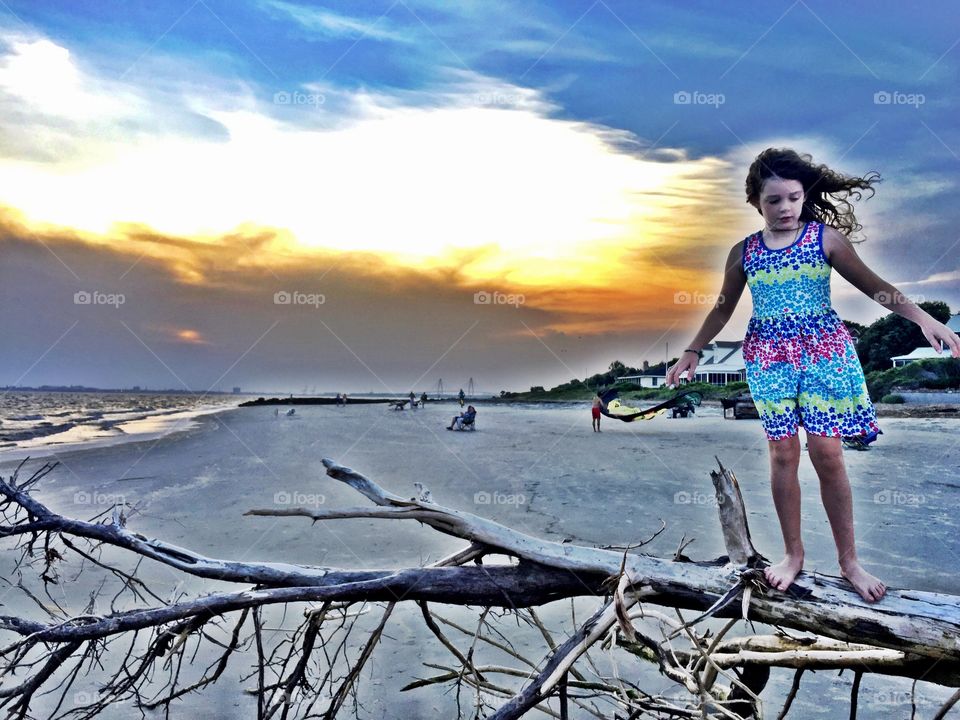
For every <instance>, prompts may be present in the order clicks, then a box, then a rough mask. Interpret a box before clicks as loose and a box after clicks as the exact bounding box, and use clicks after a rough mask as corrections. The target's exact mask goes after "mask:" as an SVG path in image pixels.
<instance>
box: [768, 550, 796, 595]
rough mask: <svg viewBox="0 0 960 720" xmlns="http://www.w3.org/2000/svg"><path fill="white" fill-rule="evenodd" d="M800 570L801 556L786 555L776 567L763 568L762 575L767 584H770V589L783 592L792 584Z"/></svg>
mask: <svg viewBox="0 0 960 720" xmlns="http://www.w3.org/2000/svg"><path fill="white" fill-rule="evenodd" d="M802 569H803V555H790V554H789V553H788V554H787V555H786V556H784V558H783V560H781V561H780V562H778V563H777V564H776V565H770V566H768V567H766V568H764V570H763V574H764V576H765V577H766V578H767V582H768V583H770V587H774V588H776V589H777V590H781V591H785V590H786V589H787V588H788V587H790V585H792V584H793V580H794V578H796V577H797V575H798V574H799V573H800V571H801V570H802Z"/></svg>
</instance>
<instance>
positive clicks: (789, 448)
mask: <svg viewBox="0 0 960 720" xmlns="http://www.w3.org/2000/svg"><path fill="white" fill-rule="evenodd" d="M879 180H880V177H879V175H878V174H877V173H870V174H868V175H866V176H864V177H847V176H844V175H841V174H840V173H837V172H835V171H833V170H831V169H830V168H828V167H827V166H826V165H815V164H813V162H812V161H811V157H810V156H809V155H800V154H798V153H796V152H795V151H793V150H787V149H775V148H769V149H767V150H764V151H763V152H762V153H760V155H758V156H757V158H756V159H755V160H754V161H753V164H751V165H750V170H749V171H748V173H747V181H746V192H747V202H748V203H750V204H751V205H753V206H754V207H755V208H756V209H757V211H758V212H759V213H760V214H761V215H762V216H763V220H764V229H763V230H762V231H760V232H757V233H754V234H753V235H750V236H749V237H747V238H745V239H744V240H742V241H740V242H738V243H737V244H736V245H734V246H733V248H732V249H731V250H730V254H729V255H728V257H727V261H726V269H725V273H724V279H723V287H722V289H721V291H720V296H719V299H718V300H717V304H716V305H715V306H714V308H713V309H712V310H711V311H710V312H709V313H708V314H707V317H706V319H705V320H704V321H703V325H702V326H701V327H700V330H699V332H698V333H697V334H696V336H695V337H694V338H693V340H692V341H691V343H690V345H689V346H688V349H686V350H684V351H683V354H682V355H681V356H680V359H679V360H678V361H677V363H676V364H675V365H673V366H672V367H671V368H670V370H669V371H668V372H667V378H666V382H667V384H668V385H670V386H671V387H673V386H675V385H676V384H677V383H678V382H679V379H680V376H681V374H683V373H684V372H686V374H687V377H693V374H694V371H695V370H696V368H697V363H698V359H699V356H700V348H702V347H703V346H704V345H706V344H707V343H708V342H710V341H711V340H712V339H713V338H714V337H715V336H716V334H717V333H718V332H720V330H721V329H722V328H723V327H724V326H725V325H726V324H727V322H728V321H729V319H730V316H731V315H732V314H733V311H734V309H735V308H736V306H737V302H738V301H739V299H740V295H741V294H742V292H743V288H744V285H749V287H750V294H751V295H752V297H753V316H752V317H751V318H750V322H749V324H748V326H747V332H746V337H745V338H744V342H743V358H744V361H745V363H746V369H747V383H748V384H749V386H750V391H751V393H752V395H753V400H754V402H755V403H756V405H757V408H758V410H759V411H760V419H761V421H762V423H763V429H764V432H765V433H766V436H767V440H768V445H769V449H770V483H771V488H772V491H773V502H774V506H775V507H776V509H777V516H778V517H779V519H780V528H781V530H782V532H783V542H784V547H785V551H786V554H785V557H784V558H783V560H781V561H780V562H779V563H777V564H776V565H771V566H769V567H767V568H766V569H765V571H764V573H765V575H766V578H767V581H768V582H769V583H770V585H771V586H773V587H775V588H777V589H778V590H781V591H783V590H786V589H787V588H788V587H790V585H791V583H792V582H793V580H794V578H796V576H797V574H798V573H799V572H800V570H801V569H802V568H803V553H804V551H803V542H802V540H801V537H800V483H799V480H798V476H797V470H798V467H799V464H800V439H799V436H798V428H799V427H800V426H801V425H802V426H803V428H804V431H805V432H806V436H807V441H808V443H807V446H808V449H809V452H810V460H811V461H812V462H813V466H814V469H815V470H816V472H817V476H818V477H819V479H820V495H821V499H822V500H823V505H824V508H825V509H826V512H827V517H828V518H829V520H830V527H831V529H832V531H833V538H834V541H835V542H836V545H837V554H838V558H839V562H840V572H841V574H842V575H843V577H845V578H846V579H847V580H848V581H849V582H850V583H851V584H852V585H853V587H854V588H855V589H856V591H857V592H858V593H860V595H861V596H862V597H863V598H864V600H867V601H868V602H876V601H877V600H879V599H880V598H881V597H883V595H884V593H885V592H886V586H885V585H884V584H883V582H881V581H880V580H878V579H877V578H875V577H874V576H873V575H871V574H870V573H868V572H867V571H866V570H864V568H863V566H862V565H861V564H860V561H859V560H858V559H857V550H856V544H855V542H854V530H853V502H852V497H851V492H850V482H849V480H848V478H847V471H846V468H845V466H844V461H843V450H842V446H841V437H850V436H862V435H867V434H869V433H870V432H878V431H879V427H878V425H877V418H876V412H875V410H874V407H873V405H872V403H871V402H870V397H869V395H868V394H867V387H866V381H865V379H864V375H863V368H862V367H861V366H860V361H859V359H858V357H857V353H856V349H855V347H854V343H853V340H852V338H851V337H850V333H849V332H848V331H847V328H846V326H845V325H844V324H843V322H842V321H841V320H840V317H839V316H838V315H837V313H836V312H835V311H834V310H833V307H832V306H831V303H830V271H831V269H833V268H836V270H837V272H839V273H840V275H842V276H843V277H844V278H846V279H847V280H849V281H850V283H851V284H852V285H853V286H854V287H856V288H857V289H858V290H860V291H861V292H862V293H864V294H865V295H867V296H868V297H871V298H873V299H874V300H875V301H876V302H878V303H879V304H880V305H882V306H883V307H885V308H887V309H888V310H890V311H891V312H894V313H897V314H898V315H901V316H903V317H905V318H907V319H908V320H911V321H913V322H915V323H916V324H917V325H919V326H920V329H921V330H922V331H923V335H924V337H925V338H926V339H927V340H928V341H929V342H930V344H931V345H932V346H933V348H934V349H935V350H936V351H937V352H938V353H939V352H942V351H943V349H944V348H947V349H949V350H950V353H951V355H952V356H953V357H955V358H956V357H960V338H958V337H957V335H956V333H954V332H952V331H951V330H950V329H949V328H947V327H946V326H945V325H944V324H943V323H941V322H938V321H937V320H936V319H935V318H933V317H931V316H930V315H929V314H928V313H926V312H925V311H924V310H922V309H921V308H919V307H917V306H916V305H915V304H914V303H913V302H911V301H910V300H909V299H908V298H906V297H905V296H904V295H903V294H902V293H901V292H900V291H899V290H897V288H895V287H894V286H893V285H891V284H890V283H888V282H887V281H885V280H883V279H882V278H880V277H879V276H877V275H876V273H874V272H873V271H872V270H870V268H868V267H867V266H866V265H865V264H864V263H863V261H862V260H861V259H860V258H859V256H858V255H857V253H856V251H855V250H854V248H853V245H852V244H851V242H850V240H849V239H848V236H849V235H850V234H851V233H853V232H855V231H858V230H860V229H861V225H860V224H858V223H857V219H856V217H855V216H854V213H853V207H852V205H851V204H850V203H849V202H848V200H847V198H851V197H852V198H853V199H856V200H859V199H860V198H861V196H862V194H861V192H860V191H862V190H870V191H871V194H872V193H873V191H874V187H873V186H874V184H875V183H877V182H879Z"/></svg>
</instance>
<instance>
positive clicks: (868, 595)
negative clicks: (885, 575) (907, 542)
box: [840, 561, 887, 602]
mask: <svg viewBox="0 0 960 720" xmlns="http://www.w3.org/2000/svg"><path fill="white" fill-rule="evenodd" d="M840 574H841V575H843V577H845V578H846V579H847V580H848V581H849V582H850V584H851V585H853V589H854V590H856V591H857V592H858V593H860V597H862V598H863V599H864V600H866V601H867V602H876V601H877V600H879V599H880V598H882V597H883V596H884V593H886V592H887V586H886V585H884V584H883V583H882V582H881V581H880V580H878V579H877V578H875V577H874V576H873V575H871V574H870V573H868V572H867V571H866V570H864V569H863V565H861V564H860V563H859V562H856V561H854V562H852V563H848V564H847V565H845V566H844V565H841V566H840Z"/></svg>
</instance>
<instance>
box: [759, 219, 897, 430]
mask: <svg viewBox="0 0 960 720" xmlns="http://www.w3.org/2000/svg"><path fill="white" fill-rule="evenodd" d="M823 227H824V226H823V223H818V222H808V223H807V224H806V225H805V226H804V228H803V230H802V231H801V233H800V237H798V238H797V240H796V241H795V242H794V243H793V244H792V245H790V246H789V247H785V248H780V249H771V248H768V247H767V246H766V244H765V243H764V241H763V234H762V233H760V232H758V233H755V234H753V235H751V236H750V237H748V238H746V239H745V240H744V242H743V270H744V273H745V274H746V276H747V285H748V286H749V288H750V294H751V295H752V296H753V316H752V317H751V318H750V322H749V324H748V325H747V333H746V337H745V338H744V341H743V359H744V361H745V363H746V368H747V383H748V384H749V385H750V392H751V394H752V395H753V400H754V403H755V404H756V406H757V409H758V410H759V412H760V419H761V421H762V422H763V429H764V431H765V432H766V434H767V438H769V439H770V440H781V439H783V438H786V437H790V436H792V435H796V434H797V428H798V427H799V426H800V425H802V426H803V427H804V429H805V430H806V432H807V434H813V435H823V436H827V437H856V436H862V435H868V434H870V433H879V432H880V428H879V426H878V425H877V415H876V411H875V410H874V407H873V404H872V403H871V402H870V396H869V395H868V394H867V385H866V380H865V379H864V376H863V368H862V367H861V366H860V360H859V358H858V357H857V352H856V349H855V348H854V344H853V339H852V338H851V337H850V333H849V332H848V331H847V328H846V326H845V325H844V324H843V321H841V320H840V316H839V315H837V313H836V312H835V311H834V310H833V307H832V306H831V304H830V271H831V270H832V268H831V266H830V263H829V262H828V261H827V258H826V255H825V254H824V251H823Z"/></svg>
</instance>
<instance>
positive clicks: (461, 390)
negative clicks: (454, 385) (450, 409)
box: [457, 388, 467, 407]
mask: <svg viewBox="0 0 960 720" xmlns="http://www.w3.org/2000/svg"><path fill="white" fill-rule="evenodd" d="M457 398H458V399H459V400H460V407H463V404H464V401H465V400H466V399H467V396H466V395H465V394H464V392H463V388H460V392H458V393H457Z"/></svg>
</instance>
